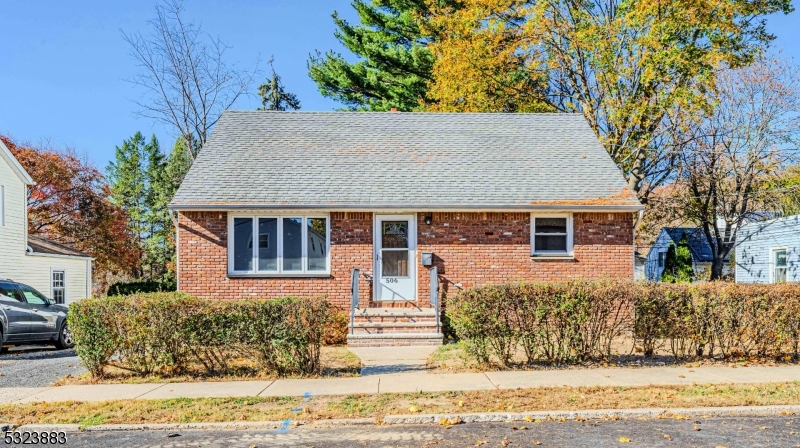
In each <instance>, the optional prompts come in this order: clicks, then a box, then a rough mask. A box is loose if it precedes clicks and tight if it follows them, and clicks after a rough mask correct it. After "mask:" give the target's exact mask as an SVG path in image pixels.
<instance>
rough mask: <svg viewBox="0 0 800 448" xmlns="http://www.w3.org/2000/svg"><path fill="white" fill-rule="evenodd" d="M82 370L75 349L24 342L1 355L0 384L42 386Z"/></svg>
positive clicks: (80, 372) (3, 385)
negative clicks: (25, 344) (29, 344)
mask: <svg viewBox="0 0 800 448" xmlns="http://www.w3.org/2000/svg"><path fill="white" fill-rule="evenodd" d="M84 372H86V369H85V368H84V367H83V366H81V363H80V359H79V358H78V355H76V354H75V350H56V349H55V347H49V346H42V347H38V346H24V347H13V348H11V349H10V350H9V352H8V353H6V354H3V355H0V387H44V386H49V385H50V384H52V383H53V382H54V381H55V380H57V379H59V378H61V377H63V376H66V375H72V376H77V375H80V374H82V373H84Z"/></svg>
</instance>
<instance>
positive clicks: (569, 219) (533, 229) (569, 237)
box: [530, 213, 573, 257]
mask: <svg viewBox="0 0 800 448" xmlns="http://www.w3.org/2000/svg"><path fill="white" fill-rule="evenodd" d="M536 218H567V251H566V252H563V251H552V250H548V251H538V252H537V251H536ZM572 234H573V228H572V213H531V241H530V243H531V256H532V257H548V256H550V257H571V256H573V252H572ZM556 235H558V234H556Z"/></svg>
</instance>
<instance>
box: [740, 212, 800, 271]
mask: <svg viewBox="0 0 800 448" xmlns="http://www.w3.org/2000/svg"><path fill="white" fill-rule="evenodd" d="M736 281H737V282H739V283H781V282H800V215H793V216H785V217H783V218H777V219H770V220H768V221H759V222H753V223H748V224H747V225H744V226H742V227H741V228H739V233H738V234H737V235H736Z"/></svg>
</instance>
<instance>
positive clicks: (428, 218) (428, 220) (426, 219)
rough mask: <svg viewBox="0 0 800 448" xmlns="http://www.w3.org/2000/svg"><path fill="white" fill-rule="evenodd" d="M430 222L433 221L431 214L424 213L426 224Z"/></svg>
mask: <svg viewBox="0 0 800 448" xmlns="http://www.w3.org/2000/svg"><path fill="white" fill-rule="evenodd" d="M432 222H433V216H431V215H426V216H425V224H427V225H431V223H432Z"/></svg>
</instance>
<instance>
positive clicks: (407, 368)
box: [349, 346, 439, 376]
mask: <svg viewBox="0 0 800 448" xmlns="http://www.w3.org/2000/svg"><path fill="white" fill-rule="evenodd" d="M438 348H439V347H437V346H421V347H350V349H349V350H350V351H351V352H353V353H354V354H355V355H356V356H358V357H359V358H360V359H361V364H362V365H363V366H364V367H362V368H361V376H367V375H378V374H381V373H402V372H419V371H424V370H425V367H426V364H427V363H428V356H430V354H431V353H433V352H435V351H436V349H438Z"/></svg>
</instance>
